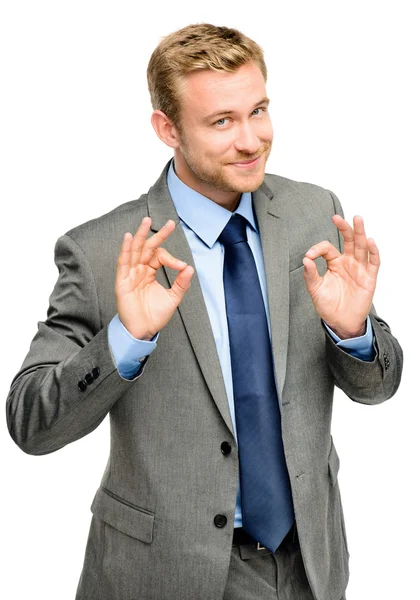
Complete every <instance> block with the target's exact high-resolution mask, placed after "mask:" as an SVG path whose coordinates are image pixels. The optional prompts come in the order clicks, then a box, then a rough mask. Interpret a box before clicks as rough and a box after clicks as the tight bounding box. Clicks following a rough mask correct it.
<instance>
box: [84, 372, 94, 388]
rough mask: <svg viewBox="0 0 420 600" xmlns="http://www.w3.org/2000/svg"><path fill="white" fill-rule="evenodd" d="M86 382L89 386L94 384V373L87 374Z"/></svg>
mask: <svg viewBox="0 0 420 600" xmlns="http://www.w3.org/2000/svg"><path fill="white" fill-rule="evenodd" d="M85 381H86V383H87V384H88V385H90V384H91V383H93V375H92V373H86V375H85Z"/></svg>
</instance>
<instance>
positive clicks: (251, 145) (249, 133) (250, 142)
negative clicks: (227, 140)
mask: <svg viewBox="0 0 420 600" xmlns="http://www.w3.org/2000/svg"><path fill="white" fill-rule="evenodd" d="M260 146H261V142H260V140H259V138H258V136H257V135H256V134H255V132H254V131H253V128H252V126H251V124H250V123H245V124H242V125H240V126H239V132H238V136H237V138H236V140H235V147H236V150H237V151H238V152H242V153H243V154H255V153H256V152H257V151H258V150H259V148H260Z"/></svg>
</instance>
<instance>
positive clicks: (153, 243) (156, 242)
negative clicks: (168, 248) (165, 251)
mask: <svg viewBox="0 0 420 600" xmlns="http://www.w3.org/2000/svg"><path fill="white" fill-rule="evenodd" d="M175 227H176V224H175V221H172V220H171V219H170V220H169V221H167V223H165V225H164V226H163V227H161V229H159V231H157V232H156V233H155V234H154V235H152V236H151V237H149V238H148V239H147V240H146V241H145V242H144V245H143V249H142V253H141V256H140V260H139V262H141V263H142V264H143V265H147V264H149V261H150V259H151V258H152V256H153V254H154V253H155V251H156V249H157V248H159V246H160V245H161V244H163V242H164V241H165V240H166V239H167V238H168V237H169V236H170V235H171V233H172V232H173V231H174V229H175Z"/></svg>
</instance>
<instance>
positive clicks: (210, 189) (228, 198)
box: [174, 152, 242, 212]
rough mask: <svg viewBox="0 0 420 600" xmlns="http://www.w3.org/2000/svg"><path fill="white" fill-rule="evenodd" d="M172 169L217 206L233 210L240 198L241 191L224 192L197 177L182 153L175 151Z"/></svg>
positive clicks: (183, 180)
mask: <svg viewBox="0 0 420 600" xmlns="http://www.w3.org/2000/svg"><path fill="white" fill-rule="evenodd" d="M174 171H175V174H176V176H177V177H178V178H179V179H180V180H181V181H182V183H185V185H187V186H188V187H190V188H191V189H192V190H194V191H195V192H198V193H199V194H202V195H203V196H205V197H206V198H208V199H209V200H212V201H213V202H215V203H216V204H218V205H219V206H222V207H223V208H226V210H229V211H230V212H234V211H235V210H236V209H237V207H238V205H239V202H240V200H241V197H242V192H226V191H223V190H219V189H215V188H214V186H212V185H210V184H208V183H206V182H205V181H201V180H200V179H197V177H196V176H195V175H194V173H193V172H192V171H191V169H190V168H189V167H188V165H187V163H186V162H185V160H184V158H183V156H182V154H180V153H177V152H175V156H174Z"/></svg>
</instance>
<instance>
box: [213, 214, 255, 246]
mask: <svg viewBox="0 0 420 600" xmlns="http://www.w3.org/2000/svg"><path fill="white" fill-rule="evenodd" d="M247 222H248V221H247V220H246V219H245V217H243V216H242V215H238V214H234V215H232V216H231V218H230V220H229V221H228V223H227V225H226V227H225V228H224V229H223V231H222V233H221V234H220V235H219V238H218V239H219V242H220V243H221V244H223V245H224V246H232V245H233V244H237V243H238V242H246V241H248V238H247V235H246V224H247Z"/></svg>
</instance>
